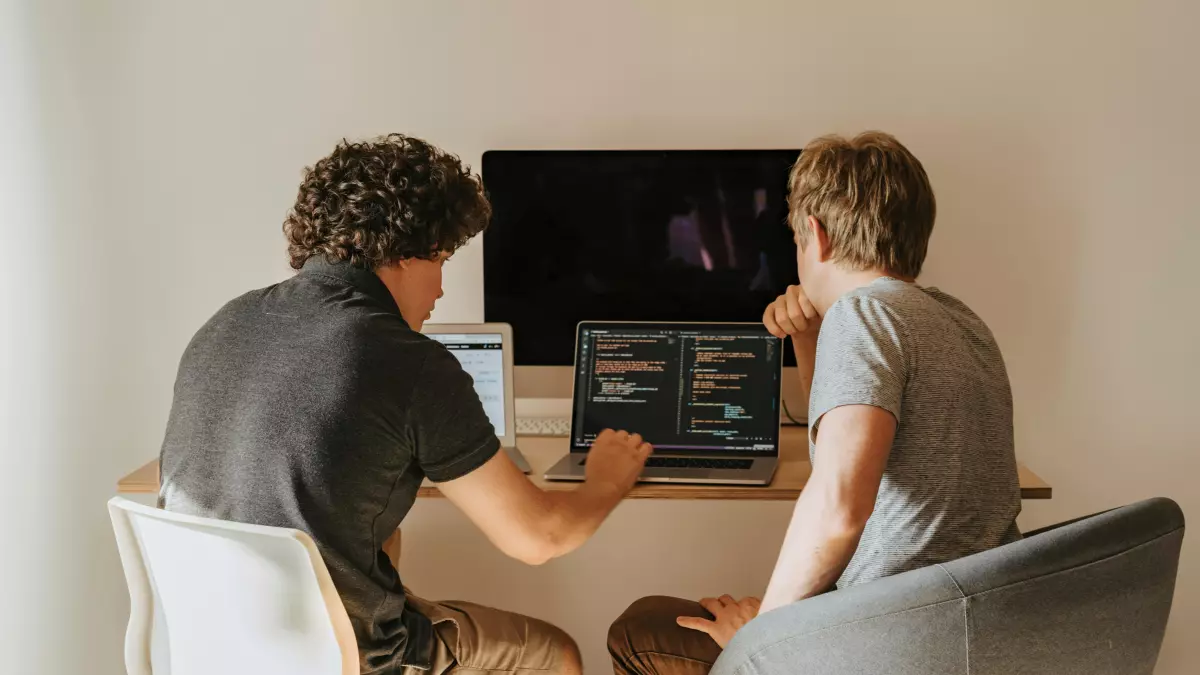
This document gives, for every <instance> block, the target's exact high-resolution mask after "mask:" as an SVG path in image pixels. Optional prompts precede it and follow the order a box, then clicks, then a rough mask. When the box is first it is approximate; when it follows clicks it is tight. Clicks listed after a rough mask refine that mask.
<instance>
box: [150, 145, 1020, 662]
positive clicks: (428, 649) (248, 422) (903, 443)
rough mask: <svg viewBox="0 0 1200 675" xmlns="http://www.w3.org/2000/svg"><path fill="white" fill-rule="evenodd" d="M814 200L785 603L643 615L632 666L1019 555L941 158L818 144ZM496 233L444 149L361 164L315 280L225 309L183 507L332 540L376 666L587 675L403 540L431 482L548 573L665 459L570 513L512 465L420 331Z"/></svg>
mask: <svg viewBox="0 0 1200 675" xmlns="http://www.w3.org/2000/svg"><path fill="white" fill-rule="evenodd" d="M789 205H790V208H791V225H792V229H793V231H794V234H795V237H796V241H797V244H798V245H799V246H798V258H797V264H798V265H799V270H800V277H801V280H802V286H799V287H793V288H789V289H788V291H787V292H786V293H785V294H784V295H783V296H780V298H779V299H778V300H777V301H776V302H775V303H773V304H772V305H771V306H770V307H768V308H767V310H766V312H765V313H764V317H763V321H764V323H765V324H766V325H767V327H768V328H769V329H770V330H771V332H773V333H774V334H776V335H778V336H780V337H784V336H790V337H791V339H792V343H793V346H794V348H795V351H796V356H797V361H798V364H799V366H800V368H799V371H800V374H801V379H802V383H803V385H804V387H805V388H806V389H809V390H810V392H811V393H810V396H809V402H810V403H809V420H810V424H811V428H810V455H811V457H812V460H813V474H812V478H811V479H810V482H809V485H808V487H806V489H805V491H804V493H803V495H802V496H801V498H800V499H799V500H798V502H797V504H796V510H795V514H794V516H793V519H792V523H791V525H790V526H789V528H788V532H787V536H786V539H785V542H784V546H783V550H782V551H781V553H780V557H779V560H778V563H777V565H776V569H775V572H774V574H773V576H772V578H771V583H770V585H769V586H768V588H767V592H766V594H765V596H764V599H763V600H762V602H761V604H760V603H759V601H758V600H756V599H753V598H748V599H745V600H742V601H740V602H739V601H734V600H733V598H730V597H728V596H724V597H722V598H719V599H708V600H705V601H702V602H701V603H700V604H696V603H690V602H685V601H681V600H674V599H670V598H648V599H645V600H641V601H638V602H637V603H634V605H633V606H632V607H630V609H629V610H628V611H627V612H626V613H625V614H624V615H623V616H622V617H621V618H620V619H618V621H617V622H616V623H615V624H614V625H613V627H612V630H611V631H610V635H609V650H610V652H611V653H612V655H613V662H614V667H615V669H616V670H617V671H618V672H623V673H651V672H696V673H701V672H707V670H708V668H709V667H710V666H711V664H712V663H713V662H714V661H715V659H716V657H717V656H718V655H719V653H720V650H721V648H722V647H723V646H724V644H726V642H727V641H728V640H729V639H730V638H731V636H732V635H733V633H734V632H736V630H737V629H738V628H740V627H741V626H742V625H743V624H745V623H746V622H747V621H749V620H750V619H752V618H753V617H754V616H755V615H756V614H758V613H759V612H762V611H769V610H770V609H772V608H775V607H778V606H781V605H783V604H786V603H790V602H794V601H796V600H800V599H802V598H805V597H809V596H811V595H814V594H816V593H820V592H824V591H825V590H828V589H830V588H831V587H833V586H834V584H835V583H836V584H838V585H840V586H846V585H850V584H856V583H862V582H865V581H869V580H871V579H875V578H878V577H881V576H886V575H888V574H894V573H897V572H901V571H905V570H908V569H913V568H916V567H921V566H924V565H928V564H933V563H937V562H943V561H946V560H950V559H953V558H957V557H960V556H963V555H968V554H971V553H975V552H977V551H980V550H984V549H987V548H990V547H993V546H997V545H999V544H1002V543H1005V542H1007V541H1010V540H1012V539H1015V538H1017V537H1019V536H1020V534H1019V532H1018V531H1017V530H1016V527H1015V524H1014V520H1015V517H1016V514H1017V512H1018V511H1019V509H1020V501H1019V487H1018V484H1017V476H1016V463H1015V458H1014V455H1013V448H1012V405H1011V395H1010V392H1009V388H1008V380H1007V376H1006V375H1005V371H1004V365H1003V362H1002V360H1001V358H1000V353H999V350H998V348H997V347H996V344H995V341H994V340H993V339H992V336H991V334H990V332H989V331H988V329H987V327H986V326H985V325H984V324H983V322H982V321H980V320H979V318H978V317H977V316H975V315H974V314H973V313H971V311H970V310H969V309H968V308H967V307H966V306H965V305H963V304H962V303H961V302H959V301H957V300H955V299H954V298H951V297H950V296H948V295H945V294H943V293H940V292H939V291H936V290H934V289H926V288H922V287H920V286H917V285H916V284H915V283H914V280H915V278H916V276H917V275H918V273H919V272H920V268H921V265H922V262H923V261H924V258H925V252H926V248H927V245H928V241H929V236H930V233H931V231H932V228H933V220H934V214H935V207H934V199H933V192H932V189H931V188H930V186H929V181H928V178H927V177H926V175H925V172H924V169H923V168H922V167H921V165H920V163H919V162H918V161H917V160H916V158H915V157H913V156H912V155H911V154H910V153H909V152H908V151H907V150H906V149H905V148H904V147H903V146H902V145H900V144H899V143H898V142H897V141H896V140H895V139H894V138H892V137H890V136H887V135H885V134H864V135H861V136H858V137H856V138H854V139H853V140H845V139H841V138H832V137H831V138H824V139H819V140H817V141H815V142H813V143H812V144H810V145H809V146H808V147H807V148H805V150H804V152H803V154H802V155H801V158H800V161H799V162H798V164H797V165H796V167H795V169H794V170H793V172H792V176H791V179H790V195H789ZM489 215H490V209H489V206H488V204H487V201H486V199H485V198H484V197H483V195H482V192H481V189H480V185H479V183H478V181H477V180H476V179H475V177H473V176H472V175H470V174H469V173H468V172H467V171H466V170H465V169H463V167H462V166H461V164H460V163H459V161H458V160H457V159H456V158H454V157H452V156H448V155H446V154H444V153H442V152H441V151H439V150H437V149H436V148H433V147H431V146H429V145H427V144H425V143H423V142H421V141H418V140H416V139H412V138H407V137H403V136H389V137H387V138H384V139H380V140H379V141H376V142H370V143H358V144H342V145H340V146H339V147H338V148H337V149H336V150H335V151H334V153H333V154H332V155H331V156H330V157H327V158H325V159H323V160H321V161H320V162H318V163H317V164H316V165H315V166H314V167H313V168H312V169H310V170H309V171H308V173H307V175H306V177H305V180H304V183H303V184H302V185H301V188H300V194H299V196H298V198H297V201H296V206H295V207H294V209H293V211H292V213H291V214H290V215H289V217H288V219H287V221H286V222H285V225H284V231H285V233H286V235H287V238H288V242H289V254H290V256H291V263H292V266H293V267H294V268H296V269H298V270H299V273H298V274H297V275H296V276H294V277H293V278H292V279H289V280H288V281H285V282H283V283H280V284H277V285H275V286H272V287H269V288H266V289H262V290H259V291H254V292H251V293H249V294H247V295H244V296H242V297H241V298H238V299H236V300H234V301H232V302H231V303H229V304H228V305H226V307H224V308H223V309H222V310H220V311H219V312H218V313H217V315H216V316H214V317H213V318H212V319H211V320H210V321H209V322H208V323H207V324H206V325H205V326H204V327H203V328H202V329H201V330H200V332H199V333H197V335H196V337H195V338H194V339H193V341H192V343H191V344H190V345H189V346H188V348H187V351H186V352H185V354H184V356H183V359H182V362H181V365H180V370H179V377H178V380H177V383H176V388H175V401H174V405H173V407H172V412H171V417H170V420H169V423H168V429H167V435H166V440H165V441H164V443H163V450H162V472H163V473H162V479H163V480H162V483H163V488H162V495H161V497H160V501H161V502H162V504H163V505H164V506H165V507H166V508H168V509H172V510H179V511H184V512H188V513H195V514H199V515H206V516H212V517H218V518H225V519H230V520H239V521H246V522H255V523H262V524H267V525H280V526H288V527H297V528H300V529H303V530H305V531H307V532H309V533H310V534H312V536H313V538H314V540H316V542H317V545H318V546H319V547H320V549H321V551H322V554H323V556H324V557H325V559H326V561H327V563H328V564H329V567H330V572H331V574H332V575H333V579H334V582H335V584H336V585H337V587H338V590H339V592H340V594H341V595H342V598H343V600H344V601H345V604H346V608H347V611H348V613H349V614H350V617H351V621H352V623H353V625H354V628H355V632H356V636H357V638H358V642H359V648H360V652H361V654H362V669H363V672H364V673H393V672H408V671H411V670H414V669H432V670H433V671H434V672H436V673H441V672H445V671H447V670H449V669H451V668H453V667H455V666H461V667H465V668H469V669H474V670H484V671H531V670H549V671H553V672H578V671H579V669H580V665H579V655H578V650H577V649H576V647H575V645H574V643H573V642H572V641H571V640H570V638H568V637H567V636H566V635H565V634H563V633H562V631H560V630H558V629H556V628H554V627H553V626H550V625H549V624H546V623H543V622H540V621H537V620H535V619H530V618H527V617H522V616H519V615H515V614H511V613H507V612H502V611H499V610H494V609H489V608H484V607H479V606H477V605H472V604H469V603H432V602H427V601H424V600H421V599H419V598H417V597H415V596H413V595H411V594H410V593H409V592H408V591H407V589H406V588H405V587H404V586H403V584H402V583H401V581H400V579H399V577H398V575H397V574H396V570H395V567H394V564H393V561H392V560H391V559H389V556H388V555H387V554H386V553H385V552H384V551H385V549H387V548H390V547H388V546H386V545H385V543H386V542H388V540H389V538H390V537H391V536H392V533H394V532H395V531H396V528H397V526H398V525H399V524H400V522H401V521H402V520H403V518H404V516H405V515H406V514H407V512H408V510H409V508H410V507H411V506H412V504H413V502H414V499H415V496H416V491H417V488H418V486H419V484H420V482H421V479H422V478H423V477H425V476H428V477H429V478H430V479H431V480H433V481H435V482H437V483H439V486H440V488H441V490H442V492H443V493H444V494H445V495H446V496H447V497H448V498H449V499H450V501H451V502H453V503H454V504H455V505H456V506H458V507H459V508H461V509H462V510H463V511H464V512H465V513H466V514H467V516H468V517H469V518H470V519H471V520H472V521H473V522H474V523H476V525H478V526H479V527H480V529H481V530H482V531H483V532H484V533H485V534H486V535H487V536H488V538H489V539H490V540H491V541H492V542H493V543H494V544H495V545H496V546H497V547H498V548H500V549H501V550H502V551H504V552H505V553H507V554H508V555H511V556H513V557H515V558H517V559H520V560H523V561H526V562H529V563H531V564H537V563H540V562H544V561H545V560H548V559H550V558H552V557H555V556H558V555H562V554H564V553H566V552H569V551H571V550H573V549H574V548H576V547H578V546H579V545H580V544H582V543H583V542H584V541H585V540H586V539H587V538H588V537H589V536H591V534H592V533H593V532H595V530H596V529H597V528H598V527H599V525H600V523H601V522H602V521H603V520H604V518H605V517H606V516H607V515H608V513H609V512H610V511H611V510H612V508H613V507H614V506H615V505H616V504H617V503H618V502H619V501H620V499H621V498H622V497H623V496H624V495H625V494H626V493H627V492H628V491H629V489H630V487H631V486H632V485H633V482H634V481H635V479H636V477H637V475H638V473H639V472H640V470H641V468H642V466H643V464H644V462H645V459H646V456H647V455H648V453H649V452H650V450H651V448H650V447H649V445H648V444H646V443H645V442H643V440H642V439H641V438H640V437H638V436H637V435H636V434H629V433H626V432H612V431H609V432H605V433H604V434H603V435H602V436H601V438H600V439H599V440H598V441H597V443H596V445H595V446H594V447H593V449H592V452H591V455H590V458H589V461H588V471H589V474H588V479H587V481H586V482H585V483H583V484H582V485H581V486H580V487H579V489H577V490H576V491H574V492H566V493H547V492H543V491H541V490H539V489H538V488H536V487H535V486H533V485H532V484H531V483H530V482H529V481H528V480H526V479H525V478H524V476H523V475H522V474H521V473H520V472H519V471H517V469H516V468H515V467H514V466H513V465H512V464H511V462H510V461H509V460H508V459H507V457H506V456H505V454H504V453H498V452H497V450H498V447H499V444H498V442H497V440H496V438H495V434H494V433H493V430H492V428H491V426H490V424H489V423H488V421H487V417H486V416H485V415H484V413H483V410H482V407H481V405H480V403H479V400H478V398H477V397H476V395H475V393H474V391H473V388H472V385H471V382H470V379H469V377H468V376H467V375H465V374H464V373H463V371H462V369H461V368H460V367H459V366H458V364H457V361H455V359H454V358H453V356H451V355H449V353H447V352H446V350H444V349H442V348H441V347H440V346H439V345H438V344H437V343H435V342H433V341H431V340H428V339H426V338H424V337H423V336H421V335H420V334H419V329H420V327H421V324H422V322H423V321H424V320H425V319H426V318H428V316H429V313H430V312H431V311H432V308H433V304H434V302H435V301H436V300H437V299H438V298H439V297H440V296H441V265H442V263H443V262H444V261H445V259H446V258H447V257H448V256H449V255H450V254H451V253H452V252H453V251H454V250H455V249H457V248H458V247H459V246H461V245H462V244H464V243H465V242H466V241H467V240H468V239H470V238H471V237H472V236H474V235H475V234H477V233H478V232H480V231H481V230H482V229H483V227H485V225H486V222H487V219H488V216H489ZM650 440H653V439H650Z"/></svg>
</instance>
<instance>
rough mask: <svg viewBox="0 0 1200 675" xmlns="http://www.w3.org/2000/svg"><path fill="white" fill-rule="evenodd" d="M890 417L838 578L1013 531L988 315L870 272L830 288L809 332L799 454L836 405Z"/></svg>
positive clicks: (938, 559)
mask: <svg viewBox="0 0 1200 675" xmlns="http://www.w3.org/2000/svg"><path fill="white" fill-rule="evenodd" d="M855 404H862V405H871V406H876V407H879V408H883V409H884V410H887V411H888V412H890V413H892V415H894V416H895V417H896V421H897V427H896V437H895V440H894V441H893V443H892V451H891V454H890V456H889V457H888V463H887V468H886V470H885V471H884V475H883V482H882V483H881V484H880V487H879V496H878V498H877V499H876V500H875V510H874V511H873V513H872V514H871V518H870V520H868V521H867V526H866V529H865V530H864V531H863V535H862V539H861V540H860V542H859V544H858V550H857V551H856V552H855V554H854V558H853V559H851V561H850V564H849V566H847V567H846V571H845V572H844V573H843V574H842V577H841V579H839V580H838V587H839V588H842V587H846V586H851V585H854V584H859V583H863V582H866V581H871V580H874V579H878V578H880V577H884V576H888V575H892V574H897V573H900V572H905V571H908V570H912V569H916V568H919V567H925V566H927V565H932V564H935V563H942V562H946V561H949V560H954V559H956V558H961V557H963V556H967V555H971V554H973V553H978V552H979V551H984V550H987V549H990V548H994V547H996V546H999V545H1001V544H1005V543H1008V542H1011V541H1014V540H1016V539H1019V538H1020V536H1021V535H1020V531H1019V530H1018V529H1017V526H1016V517H1017V514H1018V513H1020V511H1021V488H1020V484H1019V482H1018V479H1017V462H1016V456H1015V454H1014V452H1013V421H1012V392H1011V390H1010V389H1009V384H1008V374H1007V373H1006V371H1005V369H1004V360H1003V359H1002V358H1001V356H1000V348H999V347H998V346H997V345H996V340H995V338H993V337H992V333H991V331H990V330H988V327H987V325H985V324H984V323H983V321H982V320H981V319H980V318H979V317H978V316H976V315H975V313H974V312H972V311H971V310H970V308H968V307H967V306H966V305H964V304H963V303H962V302H960V301H959V300H957V299H956V298H953V297H951V296H949V295H947V294H945V293H942V292H941V291H939V290H937V289H936V288H922V287H920V286H917V285H916V284H910V283H906V282H903V281H899V280H897V279H891V278H886V277H885V278H881V279H877V280H875V281H873V282H872V283H870V284H868V285H866V286H863V287H862V288H859V289H856V290H854V291H852V292H850V293H847V294H846V295H844V296H842V297H841V298H839V299H838V301H837V302H835V303H834V304H833V306H832V307H830V308H829V311H828V312H826V314H825V317H824V320H823V322H822V325H821V334H820V336H819V337H818V340H817V355H816V367H815V370H814V374H813V387H812V396H811V398H810V399H809V412H808V419H809V424H810V427H809V454H810V458H811V459H812V461H813V464H814V466H815V465H816V464H817V463H819V462H820V461H821V456H820V454H819V453H818V452H817V448H816V439H817V438H818V436H819V433H820V423H821V417H822V416H823V415H824V414H825V413H827V412H829V411H830V410H833V409H834V408H837V407H839V406H844V405H855Z"/></svg>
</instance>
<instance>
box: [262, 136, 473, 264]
mask: <svg viewBox="0 0 1200 675" xmlns="http://www.w3.org/2000/svg"><path fill="white" fill-rule="evenodd" d="M491 215H492V207H491V205H490V204H489V203H488V200H487V198H486V197H485V196H484V194H483V186H482V183H481V181H480V179H479V177H478V176H476V175H474V174H472V173H471V169H470V167H467V166H464V165H463V163H462V161H460V160H459V158H458V157H456V156H454V155H451V154H449V153H446V152H443V151H442V150H439V149H438V148H436V147H434V146H432V145H430V144H429V143H426V142H425V141H423V140H421V139H419V138H412V137H411V136H403V135H401V134H389V135H387V136H384V137H381V138H377V139H374V140H370V141H363V142H360V143H350V142H349V141H344V140H343V141H342V142H341V143H339V144H338V146H337V148H335V149H334V151H333V153H332V154H330V155H329V156H328V157H326V158H324V159H322V160H321V161H319V162H317V163H316V165H314V166H312V167H311V168H308V169H306V170H305V173H304V181H303V182H302V183H300V192H299V194H298V195H297V196H296V205H295V206H294V207H293V208H292V210H291V212H290V213H288V217H287V220H285V221H283V233H284V235H285V236H286V237H287V240H288V256H289V257H290V258H291V261H290V262H291V266H292V267H293V268H294V269H300V268H301V267H303V266H304V262H305V261H306V260H308V259H309V258H311V257H313V256H315V255H318V254H322V255H324V256H325V257H326V258H327V259H328V260H330V261H336V260H347V261H349V262H350V263H352V264H354V265H358V266H361V267H366V268H368V269H372V270H374V269H378V268H379V267H383V266H386V265H390V264H393V263H396V262H398V261H400V260H403V259H408V258H422V259H426V260H432V259H434V258H436V257H437V256H438V254H439V253H441V252H442V251H449V252H452V251H454V250H455V249H457V248H459V247H460V246H462V245H463V244H465V243H467V241H468V240H469V239H470V238H471V237H473V236H475V235H476V234H479V233H480V232H482V231H483V229H484V228H485V227H487V223H488V220H489V218H491Z"/></svg>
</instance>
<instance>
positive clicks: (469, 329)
mask: <svg viewBox="0 0 1200 675" xmlns="http://www.w3.org/2000/svg"><path fill="white" fill-rule="evenodd" d="M421 332H422V333H424V334H425V335H427V336H428V337H431V338H433V339H434V340H437V341H438V342H440V343H442V344H443V345H445V346H446V348H447V349H449V350H450V353H451V354H454V356H455V357H456V358H458V361H459V363H461V364H462V367H463V370H465V371H467V374H468V375H470V376H471V379H473V380H474V381H475V393H477V394H479V400H480V402H482V403H483V410H484V412H486V413H487V416H488V419H489V420H491V422H492V426H493V427H495V428H496V437H497V438H499V439H500V446H501V447H502V448H504V451H505V452H507V453H508V456H509V458H511V459H512V461H513V463H514V464H516V465H517V468H519V469H520V470H521V471H524V472H525V473H529V471H530V469H529V462H527V461H525V456H524V455H522V454H521V451H520V450H518V449H517V414H516V400H515V399H514V398H513V337H512V326H509V325H508V324H506V323H455V324H450V323H440V324H439V323H427V324H425V325H424V327H422V328H421Z"/></svg>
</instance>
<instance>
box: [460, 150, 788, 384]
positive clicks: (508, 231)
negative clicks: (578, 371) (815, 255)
mask: <svg viewBox="0 0 1200 675" xmlns="http://www.w3.org/2000/svg"><path fill="white" fill-rule="evenodd" d="M799 154H800V151H799V150H666V151H650V150H614V151H600V150H588V151H567V150H559V151H519V150H503V151H491V152H487V153H485V154H484V156H483V181H484V186H485V188H486V189H487V192H488V196H489V198H490V199H491V202H492V210H493V216H492V222H491V225H490V226H489V227H488V229H487V230H486V231H485V234H484V316H485V320H487V321H503V322H507V323H509V324H511V325H512V326H513V331H514V333H515V335H516V338H517V340H518V341H517V344H516V353H515V359H516V364H517V365H519V366H569V365H571V363H572V357H573V355H572V352H571V349H572V347H571V345H572V340H573V338H574V336H575V326H576V325H577V324H578V323H579V322H580V321H590V320H608V321H751V322H753V321H759V320H760V319H761V318H762V313H763V310H764V309H765V308H766V306H767V304H768V303H770V302H771V301H772V300H774V299H775V298H776V297H777V296H778V295H779V294H780V293H782V292H783V289H784V288H786V287H787V286H788V285H789V284H794V283H798V280H797V275H796V248H795V244H794V243H793V241H792V233H791V231H790V230H789V228H788V226H787V203H786V194H787V177H788V171H789V169H790V167H791V166H792V164H794V163H795V161H796V158H797V157H798V156H799Z"/></svg>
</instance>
